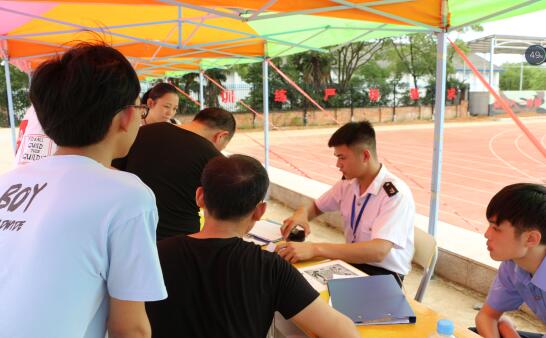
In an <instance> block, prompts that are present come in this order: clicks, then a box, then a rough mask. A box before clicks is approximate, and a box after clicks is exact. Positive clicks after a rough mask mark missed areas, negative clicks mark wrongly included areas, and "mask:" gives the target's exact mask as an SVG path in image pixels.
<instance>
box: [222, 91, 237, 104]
mask: <svg viewBox="0 0 546 338" xmlns="http://www.w3.org/2000/svg"><path fill="white" fill-rule="evenodd" d="M234 102H235V91H234V90H224V91H222V103H234Z"/></svg>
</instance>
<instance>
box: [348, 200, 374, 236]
mask: <svg viewBox="0 0 546 338" xmlns="http://www.w3.org/2000/svg"><path fill="white" fill-rule="evenodd" d="M370 196H371V194H370V193H368V194H367V195H366V199H365V200H364V203H363V204H362V207H360V211H359V212H358V217H357V218H356V223H355V203H356V196H353V208H352V209H351V229H352V230H353V242H354V240H355V239H356V231H357V230H358V225H359V224H360V218H362V214H363V213H364V209H365V208H366V205H367V204H368V201H369V200H370Z"/></svg>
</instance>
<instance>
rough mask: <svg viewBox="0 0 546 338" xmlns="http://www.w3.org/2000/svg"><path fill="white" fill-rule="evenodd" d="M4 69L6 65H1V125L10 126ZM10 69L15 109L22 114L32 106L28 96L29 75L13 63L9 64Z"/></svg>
mask: <svg viewBox="0 0 546 338" xmlns="http://www.w3.org/2000/svg"><path fill="white" fill-rule="evenodd" d="M4 69H5V68H4V66H2V67H0V127H7V126H9V119H8V96H7V90H6V76H5V72H4ZM9 69H10V75H11V89H12V93H13V109H14V111H15V112H16V113H17V114H19V115H20V114H22V113H23V112H24V110H25V109H26V108H28V107H29V106H30V100H29V98H28V75H27V74H25V73H24V72H21V71H20V70H18V69H17V68H15V67H14V66H12V65H10V66H9Z"/></svg>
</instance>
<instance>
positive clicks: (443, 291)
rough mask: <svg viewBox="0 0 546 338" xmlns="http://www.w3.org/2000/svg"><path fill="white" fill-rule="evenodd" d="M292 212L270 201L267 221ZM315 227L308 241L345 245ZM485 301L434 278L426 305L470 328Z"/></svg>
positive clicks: (517, 316)
mask: <svg viewBox="0 0 546 338" xmlns="http://www.w3.org/2000/svg"><path fill="white" fill-rule="evenodd" d="M291 213H292V210H291V209H289V208H287V207H285V206H284V205H282V204H280V203H279V202H276V201H274V200H270V201H269V202H268V209H267V212H266V214H265V216H264V218H267V219H271V220H274V221H277V222H282V220H284V219H285V218H286V217H288V216H290V214H291ZM311 224H312V226H311V231H312V233H311V234H310V235H309V237H308V238H307V240H309V241H312V242H313V241H314V242H335V243H343V242H344V238H343V234H342V233H341V232H340V231H339V230H337V229H334V228H332V227H330V226H327V225H325V224H323V223H319V222H311ZM421 277H422V270H421V269H420V268H419V267H416V266H414V268H413V269H412V271H411V272H410V273H409V274H408V276H406V278H405V279H404V289H405V292H406V294H407V295H409V296H413V295H415V292H416V291H417V288H418V286H419V282H420V281H421ZM484 300H485V295H482V294H480V293H477V292H474V291H470V290H468V289H465V288H464V287H462V286H460V285H458V284H455V283H452V282H449V281H447V280H444V279H442V278H439V277H434V278H433V279H432V280H431V281H430V283H429V285H428V288H427V291H426V293H425V297H424V299H423V304H425V305H427V306H428V307H430V308H432V309H433V310H435V311H437V312H439V313H441V314H443V315H444V316H445V318H448V319H451V320H453V321H455V322H457V323H458V324H460V325H462V326H465V327H469V326H474V317H475V316H476V313H477V311H476V310H474V309H473V307H474V306H476V305H477V304H481V303H483V302H484ZM507 316H508V317H509V318H510V319H512V320H513V321H514V323H515V324H516V326H517V327H518V329H520V330H523V331H531V332H540V333H545V332H546V325H544V324H542V322H541V321H539V320H537V319H536V318H534V317H532V316H530V315H528V314H526V313H524V312H522V311H514V312H511V313H509V314H507Z"/></svg>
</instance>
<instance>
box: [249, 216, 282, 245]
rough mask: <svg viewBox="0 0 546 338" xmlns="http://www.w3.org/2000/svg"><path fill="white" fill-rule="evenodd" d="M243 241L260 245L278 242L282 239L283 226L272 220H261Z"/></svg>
mask: <svg viewBox="0 0 546 338" xmlns="http://www.w3.org/2000/svg"><path fill="white" fill-rule="evenodd" d="M243 239H244V240H245V241H247V242H253V243H256V244H258V245H265V244H268V243H270V242H278V241H280V240H281V239H282V235H281V225H280V224H279V223H277V222H274V221H270V220H260V221H258V222H256V224H255V225H254V227H253V228H252V230H250V232H249V233H248V234H247V235H246V236H245V237H243Z"/></svg>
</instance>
